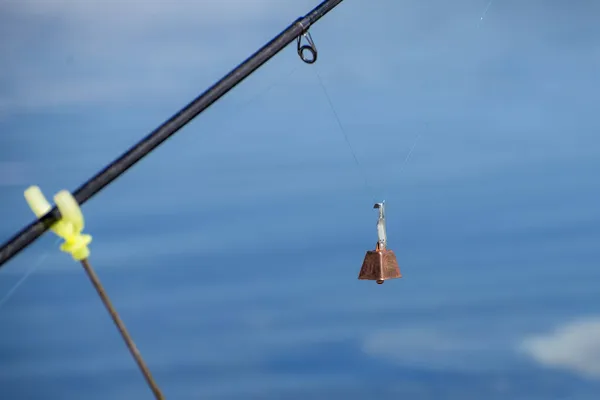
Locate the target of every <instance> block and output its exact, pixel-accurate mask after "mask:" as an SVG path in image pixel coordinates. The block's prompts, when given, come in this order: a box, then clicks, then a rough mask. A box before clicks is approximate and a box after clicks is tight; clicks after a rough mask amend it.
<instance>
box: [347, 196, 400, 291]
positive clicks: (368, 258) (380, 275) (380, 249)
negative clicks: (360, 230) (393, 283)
mask: <svg viewBox="0 0 600 400" xmlns="http://www.w3.org/2000/svg"><path fill="white" fill-rule="evenodd" d="M373 208H378V209H379V219H378V220H377V239H378V240H377V245H376V246H375V250H369V251H367V254H366V255H365V260H364V261H363V264H362V268H361V269H360V273H359V274H358V279H363V280H369V281H376V282H377V283H378V284H382V283H383V282H384V281H386V280H388V279H395V278H402V274H401V273H400V267H399V266H398V261H397V260H396V255H395V254H394V252H393V251H392V250H389V249H388V248H387V247H386V242H387V235H386V230H385V201H384V202H382V203H376V204H375V205H374V206H373Z"/></svg>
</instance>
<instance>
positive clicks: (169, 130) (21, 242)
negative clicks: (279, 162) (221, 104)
mask: <svg viewBox="0 0 600 400" xmlns="http://www.w3.org/2000/svg"><path fill="white" fill-rule="evenodd" d="M342 1H343V0H325V1H323V2H322V3H321V4H319V5H318V6H317V7H315V8H314V9H313V10H312V11H310V12H309V13H308V14H306V15H305V16H304V17H300V18H298V19H297V20H296V21H294V22H293V23H292V24H291V25H289V26H288V27H287V28H286V29H285V30H283V31H282V32H281V33H280V34H279V35H277V36H276V37H274V38H273V39H272V40H271V41H270V42H268V43H267V44H265V45H264V46H263V47H261V48H260V49H259V50H258V51H256V52H255V53H254V54H252V55H251V56H250V57H248V58H247V59H246V60H245V61H244V62H242V63H241V64H240V65H238V66H237V67H236V68H235V69H233V70H232V71H231V72H229V73H228V74H227V75H225V76H224V77H223V78H221V80H219V81H218V82H217V83H215V84H214V85H213V86H211V87H210V88H208V89H207V90H206V91H205V92H204V93H202V94H201V95H200V96H198V97H196V98H195V99H194V100H193V101H192V102H191V103H189V104H188V105H187V106H186V107H184V108H183V109H181V110H180V111H179V112H178V113H177V114H175V115H173V116H172V117H171V118H170V119H169V120H167V121H165V122H164V123H163V124H162V125H161V126H159V127H158V128H156V129H155V130H154V131H153V132H151V133H150V134H148V135H147V136H146V137H144V138H143V139H142V140H141V141H139V142H138V143H137V144H136V145H135V146H133V147H132V148H130V149H129V150H128V151H127V152H125V153H124V154H123V155H122V156H121V157H119V158H118V159H116V160H115V161H113V162H112V163H111V164H109V165H108V166H107V167H106V168H104V169H103V170H102V171H100V172H98V173H97V174H96V175H95V176H94V177H92V178H91V179H90V180H88V181H87V182H85V183H84V184H83V185H81V186H80V187H79V188H78V189H77V190H76V191H75V192H74V193H73V197H75V200H77V202H78V203H79V204H83V203H85V202H86V201H88V200H89V199H90V198H92V197H93V196H94V195H96V194H97V193H98V192H100V191H101V190H102V189H104V188H105V187H106V186H108V185H109V184H110V183H112V181H114V180H115V179H117V178H118V177H119V176H121V175H122V174H123V173H124V172H125V171H127V170H128V169H129V168H131V167H132V166H133V165H134V164H135V163H137V162H138V161H140V160H141V159H142V158H143V157H145V156H146V155H148V154H149V153H150V152H152V150H154V149H156V148H157V147H158V146H159V145H160V144H161V143H162V142H164V141H165V140H167V139H168V138H169V137H171V136H172V135H174V134H175V133H176V132H177V131H179V130H180V129H181V128H182V127H183V126H185V125H186V124H187V123H189V122H190V121H191V120H192V119H194V118H195V117H196V116H198V114H200V113H201V112H203V111H204V110H206V109H207V108H208V107H210V106H211V105H212V104H213V103H214V102H216V101H217V100H219V99H220V98H221V97H222V96H223V95H225V94H226V93H227V92H229V91H230V90H231V89H233V88H234V87H235V86H237V85H238V84H239V83H240V82H242V81H243V80H244V79H246V78H247V77H248V76H250V75H251V74H252V73H253V72H254V71H256V70H257V69H258V68H260V67H261V66H262V65H263V64H264V63H266V62H267V61H268V60H270V59H271V58H272V57H273V56H275V55H276V54H277V53H279V52H280V51H281V50H283V49H284V48H285V47H286V46H287V45H288V44H290V43H291V42H292V41H293V40H295V39H297V38H299V37H300V36H301V35H303V34H305V33H306V32H307V31H308V28H309V27H310V26H311V25H312V24H314V23H315V22H317V21H318V20H319V19H321V18H322V17H323V16H324V15H325V14H327V13H328V12H329V11H331V10H333V9H334V8H335V7H336V6H337V5H339V4H340V3H341V2H342ZM315 55H316V53H315ZM301 57H302V56H301ZM60 218H61V215H60V212H59V211H58V208H57V207H54V208H53V209H52V210H50V211H49V212H48V213H47V214H46V215H44V216H43V217H41V218H40V219H38V220H36V221H34V222H32V223H31V224H29V225H28V226H26V227H25V228H23V229H22V230H21V231H20V232H18V233H17V234H16V235H14V236H13V237H12V238H11V239H10V240H9V241H8V242H6V243H5V244H3V245H2V247H1V248H0V267H2V266H3V265H4V264H5V263H6V262H7V261H8V260H10V259H11V258H12V257H14V256H15V255H17V254H18V253H19V252H20V251H21V250H23V249H24V248H25V247H27V246H29V245H30V244H31V243H33V242H34V241H35V240H37V239H38V238H39V237H40V236H41V235H42V234H43V233H44V232H46V231H47V230H48V229H49V228H50V226H51V225H53V224H54V223H55V222H57V221H58V220H60Z"/></svg>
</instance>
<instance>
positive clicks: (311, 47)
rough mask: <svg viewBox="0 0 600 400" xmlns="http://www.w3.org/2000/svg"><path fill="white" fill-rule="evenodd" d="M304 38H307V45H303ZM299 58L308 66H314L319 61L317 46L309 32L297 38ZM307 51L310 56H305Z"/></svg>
mask: <svg viewBox="0 0 600 400" xmlns="http://www.w3.org/2000/svg"><path fill="white" fill-rule="evenodd" d="M302 37H304V38H306V42H307V44H304V45H303V44H302ZM296 44H297V48H298V56H299V57H300V59H301V60H302V61H304V62H305V63H307V64H314V63H315V62H316V61H317V46H315V42H313V40H312V37H311V36H310V33H309V32H305V33H303V34H302V35H300V36H298V38H296ZM305 51H306V52H308V53H309V54H308V55H307V54H305Z"/></svg>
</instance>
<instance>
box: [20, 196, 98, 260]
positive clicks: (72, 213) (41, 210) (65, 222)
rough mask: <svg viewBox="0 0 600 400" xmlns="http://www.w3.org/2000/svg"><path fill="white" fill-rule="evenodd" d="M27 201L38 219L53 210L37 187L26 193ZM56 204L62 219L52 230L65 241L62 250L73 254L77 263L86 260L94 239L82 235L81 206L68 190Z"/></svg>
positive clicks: (56, 197)
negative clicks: (89, 245) (89, 246)
mask: <svg viewBox="0 0 600 400" xmlns="http://www.w3.org/2000/svg"><path fill="white" fill-rule="evenodd" d="M25 200H27V204H29V207H30V208H31V210H32V211H33V212H34V214H35V215H36V216H37V217H38V218H41V217H42V216H44V215H46V214H47V213H48V211H50V210H51V209H52V207H51V206H50V204H49V203H48V201H47V200H46V198H45V197H44V195H43V194H42V191H41V190H40V188H39V187H37V186H30V187H29V188H28V189H27V190H26V191H25ZM54 202H55V203H56V206H57V207H58V209H59V211H60V214H61V216H62V218H61V219H60V220H59V221H57V222H56V223H55V224H53V225H52V226H51V227H50V229H52V231H53V232H54V233H56V234H57V235H58V236H60V237H61V238H63V239H64V240H65V242H64V243H63V244H61V245H60V249H61V250H62V251H64V252H65V253H69V254H71V256H73V259H75V261H82V260H85V259H86V258H88V257H89V255H90V250H89V249H88V244H90V242H91V241H92V237H91V236H90V235H86V234H82V233H81V231H82V230H83V227H84V222H83V213H82V212H81V209H80V208H79V204H77V201H76V200H75V198H74V197H73V195H71V193H69V192H68V191H66V190H61V191H60V192H58V193H57V194H56V196H54Z"/></svg>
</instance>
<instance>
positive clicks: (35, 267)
mask: <svg viewBox="0 0 600 400" xmlns="http://www.w3.org/2000/svg"><path fill="white" fill-rule="evenodd" d="M59 243H60V239H57V240H56V241H55V243H54V247H56V246H57V245H58V244H59ZM49 255H50V250H46V251H45V252H44V253H42V254H41V255H40V256H39V258H38V260H37V261H36V262H35V263H34V264H33V265H32V266H31V267H30V268H29V269H28V270H27V271H26V272H25V274H23V276H21V278H19V280H18V281H17V282H16V283H15V284H14V285H13V286H12V287H11V288H10V289H8V291H7V292H6V294H5V295H4V296H2V298H0V309H2V307H3V306H4V305H5V304H6V303H7V302H8V300H10V298H11V297H12V296H14V294H15V293H17V290H19V288H20V287H21V286H22V285H23V284H24V283H25V281H26V280H27V279H28V278H29V277H30V276H31V275H33V274H34V273H35V272H36V271H37V270H38V268H39V267H40V266H41V265H42V263H43V262H44V261H46V259H47V258H48V256H49Z"/></svg>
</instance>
